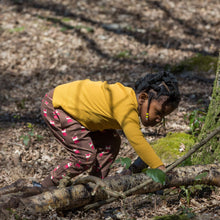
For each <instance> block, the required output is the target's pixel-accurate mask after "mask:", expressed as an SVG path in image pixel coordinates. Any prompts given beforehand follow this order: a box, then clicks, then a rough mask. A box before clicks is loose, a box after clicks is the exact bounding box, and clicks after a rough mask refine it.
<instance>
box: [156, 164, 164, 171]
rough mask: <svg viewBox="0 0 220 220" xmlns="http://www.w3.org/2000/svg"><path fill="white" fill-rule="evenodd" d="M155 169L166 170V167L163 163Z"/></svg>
mask: <svg viewBox="0 0 220 220" xmlns="http://www.w3.org/2000/svg"><path fill="white" fill-rule="evenodd" d="M157 169H160V170H162V171H164V170H166V167H165V166H164V165H162V166H159V167H157Z"/></svg>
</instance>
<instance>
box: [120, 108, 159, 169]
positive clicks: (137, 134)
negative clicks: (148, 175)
mask: <svg viewBox="0 0 220 220" xmlns="http://www.w3.org/2000/svg"><path fill="white" fill-rule="evenodd" d="M125 115H126V117H123V118H121V117H120V119H119V120H120V122H121V126H122V129H123V131H124V133H125V135H126V137H127V139H128V141H129V143H130V144H131V146H132V147H133V148H134V150H135V152H136V153H137V154H138V156H139V157H140V158H141V159H142V160H143V161H144V162H145V163H146V164H147V165H148V166H150V167H151V168H157V167H159V166H161V165H163V162H162V161H161V160H160V158H159V157H158V156H157V154H156V153H155V151H154V150H153V148H152V147H151V145H150V144H149V143H148V142H147V140H146V139H145V138H144V136H143V134H142V132H141V129H140V123H139V117H138V114H137V112H136V111H135V110H134V109H133V110H132V109H130V111H128V112H127V114H125Z"/></svg>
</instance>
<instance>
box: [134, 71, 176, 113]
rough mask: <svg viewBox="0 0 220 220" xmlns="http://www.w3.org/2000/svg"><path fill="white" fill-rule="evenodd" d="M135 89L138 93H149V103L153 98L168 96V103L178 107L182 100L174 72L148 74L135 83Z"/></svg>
mask: <svg viewBox="0 0 220 220" xmlns="http://www.w3.org/2000/svg"><path fill="white" fill-rule="evenodd" d="M152 90H153V91H154V92H153V91H152ZM135 91H136V93H140V92H143V91H144V92H146V93H147V94H148V100H149V104H150V102H151V100H152V99H156V100H158V99H159V98H160V96H168V99H167V100H166V103H169V104H171V105H173V106H174V107H177V106H178V105H179V102H180V93H179V88H178V82H177V79H176V77H175V76H174V75H173V74H171V73H169V72H166V71H163V72H159V73H156V74H147V75H146V76H144V77H143V78H141V79H139V80H138V81H137V82H136V83H135ZM155 92H156V94H155ZM148 107H149V106H148ZM148 110H149V109H148Z"/></svg>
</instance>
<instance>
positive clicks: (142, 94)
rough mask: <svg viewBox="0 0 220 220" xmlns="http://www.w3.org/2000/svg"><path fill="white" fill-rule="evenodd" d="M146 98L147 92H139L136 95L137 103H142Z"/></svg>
mask: <svg viewBox="0 0 220 220" xmlns="http://www.w3.org/2000/svg"><path fill="white" fill-rule="evenodd" d="M146 99H148V94H147V93H146V92H140V93H139V95H138V103H139V104H140V105H142V104H143V103H144V102H145V100H146Z"/></svg>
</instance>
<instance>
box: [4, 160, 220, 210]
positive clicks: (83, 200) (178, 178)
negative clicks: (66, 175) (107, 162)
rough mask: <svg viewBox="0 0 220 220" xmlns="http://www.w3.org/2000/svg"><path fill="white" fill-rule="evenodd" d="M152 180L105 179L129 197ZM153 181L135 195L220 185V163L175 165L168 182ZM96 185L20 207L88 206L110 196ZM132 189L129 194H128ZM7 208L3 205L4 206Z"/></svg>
mask: <svg viewBox="0 0 220 220" xmlns="http://www.w3.org/2000/svg"><path fill="white" fill-rule="evenodd" d="M204 172H207V175H206V176H205V177H203V178H202V179H199V180H197V179H196V176H198V175H199V174H201V173H204ZM148 180H149V177H147V176H146V175H145V174H136V175H132V176H129V175H126V176H113V177H109V178H106V179H105V180H104V181H103V182H104V184H105V185H106V187H108V188H109V189H110V190H113V191H116V192H125V194H126V196H129V195H131V194H130V193H129V190H131V189H133V188H135V187H136V186H138V185H140V184H141V183H143V182H146V181H148ZM150 182H151V184H148V185H145V187H143V188H142V189H138V190H132V194H143V193H150V192H155V191H158V190H161V189H164V188H169V187H173V186H176V187H178V186H183V185H184V186H188V185H193V184H207V185H215V186H218V187H219V186H220V164H209V165H198V166H188V167H179V168H175V169H174V170H173V171H172V173H168V174H167V181H166V184H165V185H164V186H163V185H161V184H159V183H156V182H153V183H152V181H150ZM95 187H96V184H94V183H87V184H79V185H74V186H71V187H64V188H61V189H53V190H51V191H47V192H43V193H41V194H39V195H35V196H31V197H27V198H20V199H19V207H20V208H25V209H26V211H28V212H30V213H43V212H48V211H50V210H65V209H66V210H68V209H75V208H80V207H83V206H85V205H88V204H91V203H94V202H97V201H103V200H106V199H108V194H107V191H106V190H103V186H102V187H99V188H98V189H97V191H96V193H95V195H93V191H94V189H95ZM126 192H128V193H126ZM1 206H2V207H4V206H3V205H1V204H0V207H1Z"/></svg>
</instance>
